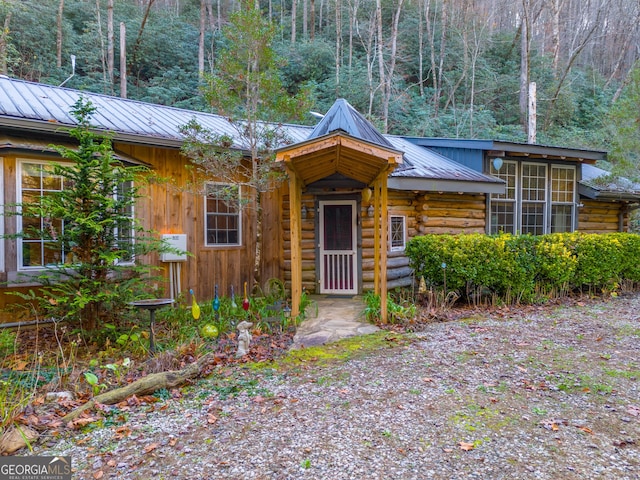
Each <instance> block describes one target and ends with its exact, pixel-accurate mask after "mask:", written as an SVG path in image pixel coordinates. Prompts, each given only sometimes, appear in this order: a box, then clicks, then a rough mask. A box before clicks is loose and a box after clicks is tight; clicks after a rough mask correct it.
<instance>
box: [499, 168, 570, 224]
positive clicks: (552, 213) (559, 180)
mask: <svg viewBox="0 0 640 480" xmlns="http://www.w3.org/2000/svg"><path fill="white" fill-rule="evenodd" d="M490 172H491V175H493V176H495V177H498V178H501V179H502V180H504V181H505V182H506V189H505V193H503V194H492V195H491V205H490V212H491V224H490V227H489V231H490V233H492V234H495V233H500V232H504V233H513V234H516V233H523V234H531V235H542V234H544V233H549V232H571V231H573V230H574V228H575V222H574V217H575V198H576V194H575V189H576V169H575V167H573V166H564V165H548V164H546V163H531V162H526V163H525V162H523V163H518V162H515V161H509V160H506V161H504V162H503V166H502V168H500V170H499V171H498V170H496V169H495V168H494V167H493V165H491V167H490Z"/></svg>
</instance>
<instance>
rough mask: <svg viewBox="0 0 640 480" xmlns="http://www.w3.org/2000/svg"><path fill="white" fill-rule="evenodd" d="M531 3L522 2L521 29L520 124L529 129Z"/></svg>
mask: <svg viewBox="0 0 640 480" xmlns="http://www.w3.org/2000/svg"><path fill="white" fill-rule="evenodd" d="M530 14H531V1H530V0H522V20H521V28H520V124H521V125H522V127H523V128H524V129H525V130H526V128H527V106H528V101H529V56H530V54H531V50H530V47H531V43H530V33H529V31H530V28H529V27H530Z"/></svg>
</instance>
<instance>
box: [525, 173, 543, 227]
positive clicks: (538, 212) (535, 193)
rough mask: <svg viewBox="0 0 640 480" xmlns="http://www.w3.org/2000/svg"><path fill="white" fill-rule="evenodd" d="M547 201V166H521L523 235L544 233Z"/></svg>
mask: <svg viewBox="0 0 640 480" xmlns="http://www.w3.org/2000/svg"><path fill="white" fill-rule="evenodd" d="M546 201H547V166H546V165H539V164H535V163H524V164H522V225H521V227H520V231H521V232H522V233H523V234H525V235H526V234H527V233H530V234H531V235H542V234H543V233H545V228H544V227H545V218H546V215H545V213H546V208H545V207H546Z"/></svg>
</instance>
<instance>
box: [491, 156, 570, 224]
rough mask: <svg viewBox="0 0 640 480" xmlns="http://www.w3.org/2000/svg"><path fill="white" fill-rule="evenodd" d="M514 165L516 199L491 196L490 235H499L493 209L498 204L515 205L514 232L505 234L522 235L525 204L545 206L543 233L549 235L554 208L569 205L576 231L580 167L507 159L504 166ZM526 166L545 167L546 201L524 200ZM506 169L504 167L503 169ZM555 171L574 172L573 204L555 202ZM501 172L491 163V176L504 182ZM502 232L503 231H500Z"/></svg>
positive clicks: (504, 195) (498, 195)
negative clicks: (494, 222)
mask: <svg viewBox="0 0 640 480" xmlns="http://www.w3.org/2000/svg"><path fill="white" fill-rule="evenodd" d="M507 164H512V165H515V169H516V173H515V199H513V200H512V199H509V198H506V193H505V194H495V193H492V194H490V195H489V205H488V218H487V222H488V224H487V232H488V233H498V232H494V225H493V207H494V205H496V204H500V203H506V202H509V203H512V202H513V203H514V216H515V218H514V227H513V232H505V233H512V234H515V235H521V234H522V225H523V206H524V205H525V204H530V205H534V204H544V220H543V228H542V233H543V234H547V233H551V229H552V224H553V207H554V206H556V205H567V206H570V208H571V231H572V232H574V231H576V229H577V227H578V225H577V217H576V199H577V198H578V167H577V166H576V165H569V164H562V163H551V162H534V161H518V160H513V159H508V160H507V159H505V160H504V162H503V165H507ZM524 165H534V166H543V167H544V169H545V181H544V186H545V190H544V196H545V200H544V202H542V201H536V200H526V201H525V200H524V198H523V177H522V175H523V166H524ZM502 168H504V166H503V167H502ZM554 170H570V171H573V192H572V195H573V202H555V201H553V172H554ZM499 173H500V172H496V170H495V169H494V167H493V165H492V164H491V162H489V174H490V175H492V176H494V177H497V178H501V179H503V180H504V178H503V176H500V175H499ZM498 231H502V230H498Z"/></svg>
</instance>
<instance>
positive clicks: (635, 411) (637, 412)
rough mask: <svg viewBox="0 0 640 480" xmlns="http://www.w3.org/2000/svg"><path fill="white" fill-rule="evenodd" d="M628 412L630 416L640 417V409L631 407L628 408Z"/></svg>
mask: <svg viewBox="0 0 640 480" xmlns="http://www.w3.org/2000/svg"><path fill="white" fill-rule="evenodd" d="M627 412H628V413H629V415H631V416H634V417H637V416H638V415H640V407H637V406H635V405H629V406H628V407H627Z"/></svg>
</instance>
